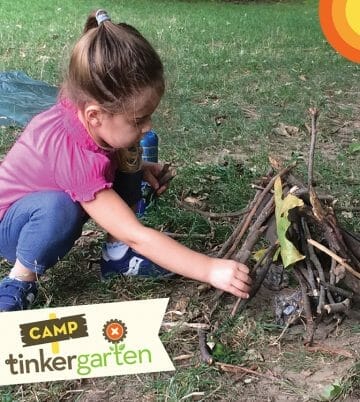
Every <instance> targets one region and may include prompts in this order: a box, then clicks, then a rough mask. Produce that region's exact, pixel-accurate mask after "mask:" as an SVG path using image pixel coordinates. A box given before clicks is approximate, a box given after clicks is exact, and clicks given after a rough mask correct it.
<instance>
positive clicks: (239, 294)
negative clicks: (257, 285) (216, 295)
mask: <svg viewBox="0 0 360 402" xmlns="http://www.w3.org/2000/svg"><path fill="white" fill-rule="evenodd" d="M228 291H229V292H230V293H232V294H233V295H234V296H236V297H240V298H241V299H248V298H249V297H250V295H249V292H246V291H243V290H240V289H238V288H237V287H235V286H230V289H229V290H228Z"/></svg>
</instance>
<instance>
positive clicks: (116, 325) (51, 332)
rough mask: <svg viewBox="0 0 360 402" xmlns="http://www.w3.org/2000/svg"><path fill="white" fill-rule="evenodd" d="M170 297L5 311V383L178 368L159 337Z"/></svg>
mask: <svg viewBox="0 0 360 402" xmlns="http://www.w3.org/2000/svg"><path fill="white" fill-rule="evenodd" d="M168 300H169V299H152V300H140V301H131V302H119V303H105V304H93V305H83V306H73V307H59V308H47V309H39V310H28V311H15V312H9V313H0V328H1V343H0V385H10V384H24V383H33V382H40V381H58V380H70V379H76V378H89V377H101V376H115V375H124V374H135V373H150V372H156V371H170V370H175V368H174V366H173V364H172V362H171V360H170V358H169V356H168V354H167V352H166V350H165V349H164V346H163V345H162V343H161V341H160V339H159V336H158V333H159V329H160V325H161V322H162V319H163V316H164V314H165V310H166V306H167V303H168Z"/></svg>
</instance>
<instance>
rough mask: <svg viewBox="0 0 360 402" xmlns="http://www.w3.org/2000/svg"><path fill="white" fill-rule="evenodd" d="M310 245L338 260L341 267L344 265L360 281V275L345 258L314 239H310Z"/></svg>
mask: <svg viewBox="0 0 360 402" xmlns="http://www.w3.org/2000/svg"><path fill="white" fill-rule="evenodd" d="M308 243H310V244H312V245H313V246H315V247H316V248H318V249H319V250H321V251H322V252H324V253H325V254H327V255H328V256H330V257H331V258H333V259H334V260H336V261H337V262H338V263H339V264H340V265H342V266H343V267H344V268H345V269H346V270H347V271H349V272H350V273H351V274H353V275H354V276H355V277H356V278H358V279H360V273H359V272H357V271H355V270H354V269H353V268H352V267H351V266H350V265H349V264H348V263H347V262H346V261H345V260H344V259H343V258H341V257H339V256H338V255H336V254H335V253H333V252H332V251H331V250H329V249H328V248H327V247H325V246H323V245H322V244H320V243H318V242H317V241H315V240H313V239H308Z"/></svg>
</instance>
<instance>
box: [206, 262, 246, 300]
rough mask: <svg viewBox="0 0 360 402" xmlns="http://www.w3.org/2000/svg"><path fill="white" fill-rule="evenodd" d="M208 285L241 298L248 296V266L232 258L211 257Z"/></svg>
mask: <svg viewBox="0 0 360 402" xmlns="http://www.w3.org/2000/svg"><path fill="white" fill-rule="evenodd" d="M209 283H210V285H212V286H214V287H216V288H218V289H220V290H223V291H225V292H229V293H232V294H233V295H234V296H237V297H241V298H242V299H248V298H249V292H250V285H251V278H250V276H249V268H248V267H247V266H246V265H244V264H241V263H239V262H236V261H234V260H224V259H220V258H213V259H212V264H211V267H210V272H209Z"/></svg>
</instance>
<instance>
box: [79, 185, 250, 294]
mask: <svg viewBox="0 0 360 402" xmlns="http://www.w3.org/2000/svg"><path fill="white" fill-rule="evenodd" d="M81 205H82V207H83V208H84V209H85V211H86V212H87V213H88V214H89V215H90V216H91V217H92V218H93V219H94V220H95V222H97V223H98V224H99V225H100V226H101V227H102V228H103V229H104V230H106V231H107V232H108V233H110V234H111V235H112V236H114V237H115V238H116V239H118V240H120V241H123V242H124V243H126V244H127V245H129V246H130V247H131V248H133V249H134V250H135V251H136V252H138V253H139V254H141V255H143V256H144V257H146V258H148V259H149V260H151V261H153V262H154V263H156V264H158V265H160V266H161V267H163V268H165V269H168V270H169V271H172V272H175V273H177V274H180V275H183V276H186V277H188V278H192V279H195V280H198V281H201V282H206V283H209V284H210V285H212V286H214V287H216V288H218V289H221V290H224V291H226V292H229V293H232V294H233V295H235V296H237V297H241V298H247V297H248V295H249V291H250V284H251V279H250V277H249V275H248V274H249V269H248V268H247V267H246V266H245V265H244V264H240V263H238V262H236V261H233V260H224V259H218V258H211V257H209V256H206V255H204V254H201V253H198V252H196V251H193V250H191V249H189V248H187V247H185V246H183V245H182V244H180V243H178V242H177V241H175V240H173V239H171V238H170V237H168V236H166V235H165V234H163V233H161V232H158V231H157V230H154V229H151V228H148V227H145V226H144V225H142V224H141V223H140V222H139V221H138V219H137V218H136V216H135V214H134V213H133V211H132V210H131V209H130V208H129V207H128V206H127V205H126V203H125V202H124V201H123V200H122V199H121V198H120V197H119V196H118V195H117V194H116V192H115V191H114V190H111V189H106V190H102V191H100V192H99V193H97V194H96V198H95V199H94V200H93V201H88V202H83V203H82V204H81Z"/></svg>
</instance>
